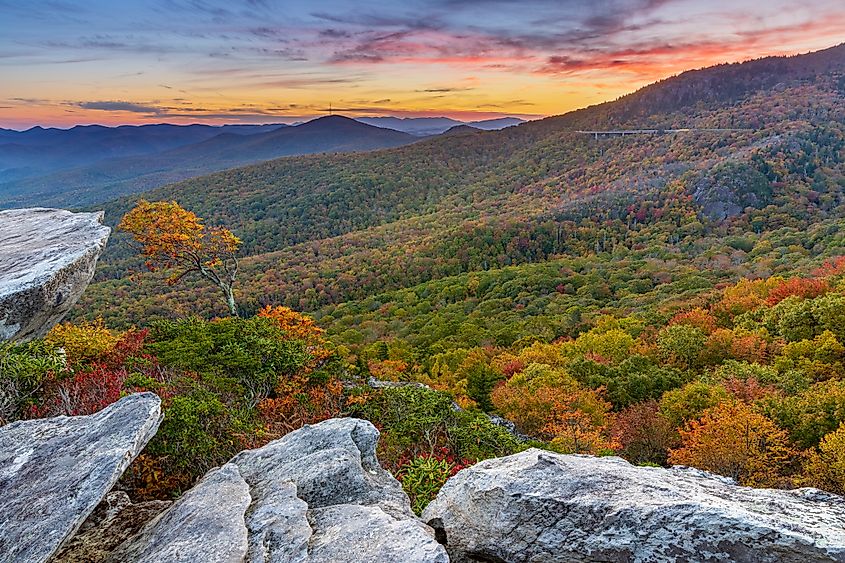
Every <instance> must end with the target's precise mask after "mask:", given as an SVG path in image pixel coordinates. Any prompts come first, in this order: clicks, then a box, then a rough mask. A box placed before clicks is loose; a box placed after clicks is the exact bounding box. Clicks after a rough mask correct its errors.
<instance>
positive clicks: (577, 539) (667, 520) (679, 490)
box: [422, 449, 845, 563]
mask: <svg viewBox="0 0 845 563" xmlns="http://www.w3.org/2000/svg"><path fill="white" fill-rule="evenodd" d="M422 517H423V520H424V521H426V522H428V523H429V525H431V526H433V527H434V528H435V529H436V530H438V536H439V537H440V539H441V540H444V541H445V543H446V545H447V549H448V550H449V555H450V556H451V557H452V561H477V560H481V561H507V562H509V563H520V562H529V561H530V562H532V563H541V562H551V561H566V562H570V561H625V562H632V563H634V562H647V561H714V562H715V561H736V562H743V561H748V562H750V561H754V562H776V561H777V562H786V563H789V562H796V563H811V562H820V561H845V498H843V497H839V496H836V495H831V494H827V493H823V492H821V491H818V490H816V489H798V490H794V491H785V490H774V489H753V488H749V487H740V486H738V485H736V484H734V483H733V481H731V480H729V479H725V478H722V477H718V476H714V475H711V474H708V473H705V472H703V471H698V470H695V469H690V468H680V467H677V468H672V469H663V468H657V467H636V466H633V465H631V464H629V463H628V462H626V461H625V460H623V459H621V458H595V457H589V456H571V455H559V454H553V453H549V452H544V451H542V450H537V449H531V450H526V451H525V452H521V453H518V454H515V455H512V456H508V457H504V458H498V459H491V460H487V461H483V462H481V463H479V464H477V465H474V466H472V467H470V468H467V469H464V470H462V471H461V472H459V473H458V474H457V475H455V476H454V477H452V478H451V479H450V480H449V481H448V482H447V483H446V485H445V486H444V487H443V488H442V489H441V491H440V493H439V494H438V496H437V498H436V499H435V500H434V501H433V502H432V503H431V504H429V506H428V507H427V508H426V510H425V511H424V513H423V516H422Z"/></svg>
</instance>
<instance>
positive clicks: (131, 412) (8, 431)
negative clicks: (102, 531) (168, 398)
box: [0, 393, 161, 563]
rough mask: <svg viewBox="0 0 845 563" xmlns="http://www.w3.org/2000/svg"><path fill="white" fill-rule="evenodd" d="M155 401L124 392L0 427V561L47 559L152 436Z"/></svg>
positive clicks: (32, 562) (22, 562) (14, 562)
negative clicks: (95, 404)
mask: <svg viewBox="0 0 845 563" xmlns="http://www.w3.org/2000/svg"><path fill="white" fill-rule="evenodd" d="M160 419H161V401H160V400H159V398H158V397H157V396H156V395H154V394H152V393H139V394H135V395H130V396H128V397H125V398H123V399H121V400H120V401H118V402H116V403H114V404H112V405H110V406H109V407H107V408H105V409H103V410H102V411H100V412H98V413H96V414H93V415H90V416H75V417H66V416H59V417H55V418H47V419H39V420H23V421H18V422H13V423H11V424H8V425H6V426H3V427H0V491H2V493H0V563H38V562H41V561H46V560H47V559H48V558H49V557H50V556H52V555H53V554H54V553H55V552H56V551H57V550H58V549H59V547H60V546H61V545H62V544H63V543H64V542H65V541H66V540H67V539H68V538H70V537H71V536H72V535H73V534H74V533H75V532H76V531H77V530H78V529H79V527H80V526H81V525H82V523H83V522H84V521H85V519H86V518H87V517H88V516H89V515H90V514H91V513H92V512H93V511H94V509H95V508H96V507H97V504H98V503H99V502H100V501H101V500H102V499H103V498H104V497H105V496H106V494H107V493H108V492H109V490H111V488H112V486H113V485H114V484H115V483H116V482H117V480H118V478H120V476H121V474H122V473H123V471H124V470H125V469H126V468H127V466H128V465H129V463H130V462H131V461H132V460H133V459H135V456H137V455H138V453H140V451H141V449H142V448H143V447H144V445H145V444H146V443H147V442H148V441H149V439H150V438H152V437H153V435H155V433H156V430H157V429H158V425H159V422H160Z"/></svg>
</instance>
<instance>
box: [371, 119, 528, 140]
mask: <svg viewBox="0 0 845 563" xmlns="http://www.w3.org/2000/svg"><path fill="white" fill-rule="evenodd" d="M357 120H358V121H360V122H361V123H367V124H369V125H375V126H376V127H386V128H388V129H395V130H396V131H404V132H406V133H410V134H412V135H418V136H420V137H424V136H428V135H439V134H441V133H445V132H446V131H448V130H449V129H451V128H452V127H456V126H459V125H469V126H471V127H475V128H476V129H484V130H486V131H492V130H495V129H504V128H505V127H512V126H514V125H519V124H520V123H525V120H523V119H519V118H518V117H503V118H499V119H485V120H483V121H458V120H457V119H451V118H449V117H359V118H357Z"/></svg>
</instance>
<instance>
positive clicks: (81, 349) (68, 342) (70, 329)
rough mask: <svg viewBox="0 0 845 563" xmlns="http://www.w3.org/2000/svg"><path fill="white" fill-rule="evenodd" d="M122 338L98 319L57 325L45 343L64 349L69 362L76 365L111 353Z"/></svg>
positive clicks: (51, 330) (45, 338)
mask: <svg viewBox="0 0 845 563" xmlns="http://www.w3.org/2000/svg"><path fill="white" fill-rule="evenodd" d="M120 337H121V334H120V333H114V332H112V331H110V330H109V329H107V328H106V326H105V325H104V324H103V319H97V320H96V321H93V322H91V321H82V322H80V323H78V324H73V323H61V324H57V325H56V326H54V327H53V328H52V329H50V332H48V333H47V336H45V337H44V341H45V342H46V343H47V344H49V345H51V346H55V347H57V348H63V349H64V351H65V354H67V357H68V360H69V361H70V362H71V363H75V362H83V361H86V360H92V359H94V358H98V357H100V356H103V355H104V354H106V353H108V352H110V351H111V350H112V349H113V348H114V346H115V344H117V342H118V341H119V340H120Z"/></svg>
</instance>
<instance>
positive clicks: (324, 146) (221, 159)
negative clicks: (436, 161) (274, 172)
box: [0, 116, 418, 207]
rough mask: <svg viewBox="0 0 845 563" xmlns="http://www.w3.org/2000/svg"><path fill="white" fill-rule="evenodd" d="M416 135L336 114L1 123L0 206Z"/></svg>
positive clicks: (101, 194) (120, 189)
mask: <svg viewBox="0 0 845 563" xmlns="http://www.w3.org/2000/svg"><path fill="white" fill-rule="evenodd" d="M416 140H418V138H417V137H414V136H412V135H409V134H407V133H402V132H399V131H393V130H390V129H384V128H380V127H373V126H371V125H366V124H364V123H359V122H357V121H355V120H352V119H349V118H346V117H341V116H327V117H323V118H320V119H315V120H313V121H309V122H307V123H303V124H301V125H297V126H290V127H289V126H284V125H259V126H249V125H227V126H223V127H210V126H206V125H188V126H177V125H166V124H162V125H145V126H140V127H128V126H126V127H116V128H110V127H101V126H88V127H74V128H73V129H68V130H62V129H42V128H33V129H29V130H27V131H23V132H15V131H9V130H0V207H22V206H27V205H47V206H63V207H68V206H70V207H75V206H80V205H88V204H93V203H97V202H100V201H105V200H108V199H112V198H114V197H117V196H120V195H123V194H126V193H134V192H139V191H144V190H148V189H152V188H155V187H157V186H161V185H163V184H167V183H169V182H175V181H178V180H183V179H185V178H191V177H194V176H200V175H203V174H207V173H209V172H214V171H217V170H223V169H226V168H231V167H234V166H240V165H243V164H249V163H253V162H259V161H262V160H269V159H273V158H278V157H281V156H292V155H300V154H309V153H318V152H354V151H368V150H373V149H379V148H387V147H395V146H399V145H403V144H407V143H411V142H413V141H416Z"/></svg>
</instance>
